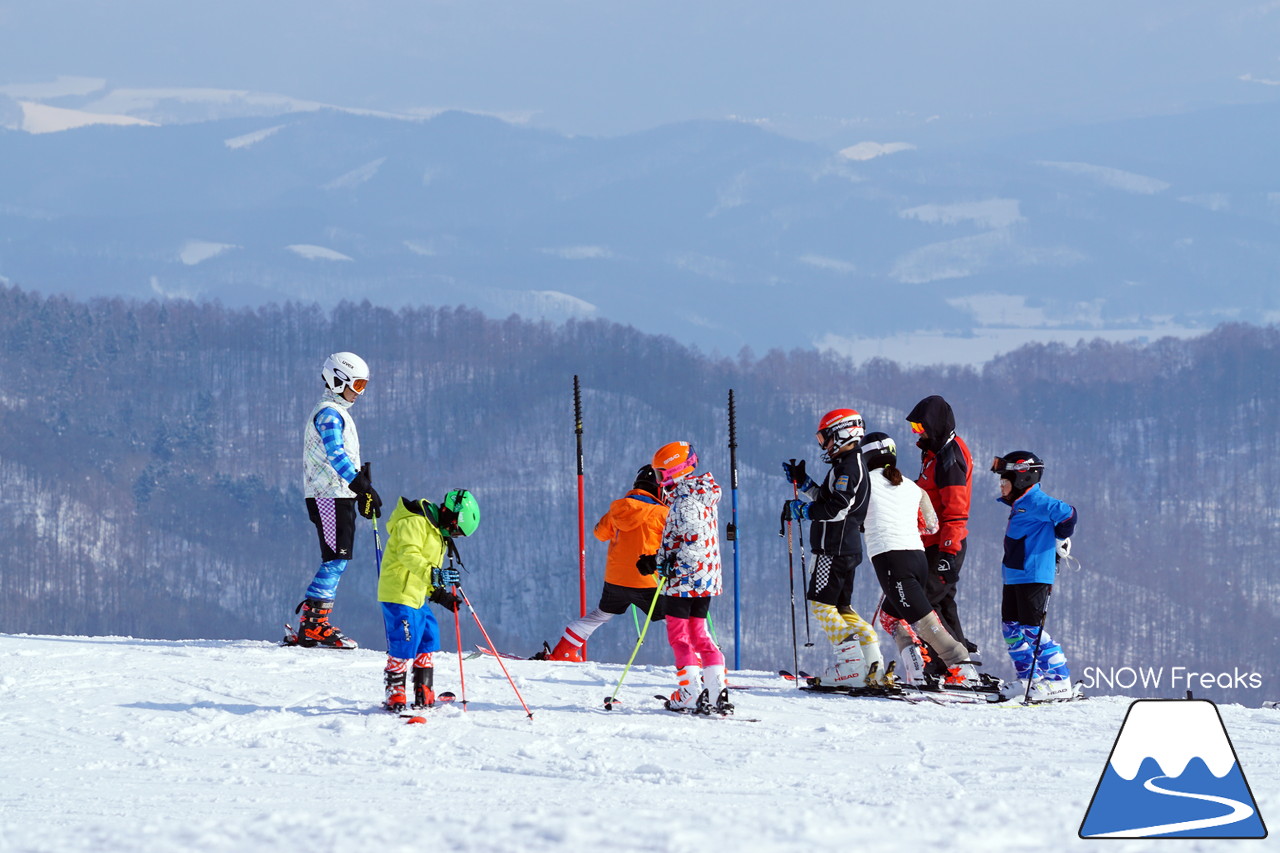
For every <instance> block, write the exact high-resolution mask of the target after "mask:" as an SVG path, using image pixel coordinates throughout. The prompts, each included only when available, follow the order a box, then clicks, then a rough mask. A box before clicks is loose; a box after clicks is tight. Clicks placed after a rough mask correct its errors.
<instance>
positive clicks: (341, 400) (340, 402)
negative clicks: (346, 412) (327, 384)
mask: <svg viewBox="0 0 1280 853" xmlns="http://www.w3.org/2000/svg"><path fill="white" fill-rule="evenodd" d="M325 396H326V397H328V398H329V402H330V403H333V404H334V405H335V406H341V407H342V408H344V409H349V408H351V406H352V404H353V403H355V400H348V399H347V398H346V397H344V396H342V392H341V391H334V390H333V389H332V388H330V389H329V390H328V393H327V394H326V395H325ZM356 399H359V398H358V397H357V398H356Z"/></svg>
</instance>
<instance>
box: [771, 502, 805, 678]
mask: <svg viewBox="0 0 1280 853" xmlns="http://www.w3.org/2000/svg"><path fill="white" fill-rule="evenodd" d="M784 528H785V529H784ZM778 535H779V536H786V537H787V574H788V576H789V577H790V578H791V665H792V666H793V667H794V669H792V670H791V672H792V674H793V675H795V677H796V687H799V686H800V684H801V679H800V648H799V638H798V637H797V636H796V564H795V558H794V557H793V552H792V548H791V505H790V504H783V505H782V523H781V525H779V527H778ZM807 606H808V605H807V604H806V607H807Z"/></svg>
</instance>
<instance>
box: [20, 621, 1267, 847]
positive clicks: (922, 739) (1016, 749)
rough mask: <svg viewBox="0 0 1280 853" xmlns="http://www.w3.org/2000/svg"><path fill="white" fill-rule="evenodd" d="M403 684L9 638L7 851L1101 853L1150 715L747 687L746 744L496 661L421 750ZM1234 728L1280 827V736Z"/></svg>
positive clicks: (555, 669) (305, 663)
mask: <svg viewBox="0 0 1280 853" xmlns="http://www.w3.org/2000/svg"><path fill="white" fill-rule="evenodd" d="M383 659H384V657H383V654H382V653H381V652H379V651H372V650H368V651H367V650H359V651H355V652H329V651H318V650H304V649H296V648H295V649H285V648H279V647H276V646H274V645H271V644H267V643H262V642H251V641H241V642H221V641H218V642H214V641H181V642H172V641H156V640H133V639H122V638H83V637H36V636H5V635H0V850H4V851H59V853H62V851H79V850H85V851H89V850H92V851H129V850H146V851H187V850H199V851H223V850H226V851H232V850H234V851H258V850H261V851H272V853H278V851H289V850H297V849H304V850H308V849H315V850H335V851H356V850H379V851H387V852H388V853H389V851H399V850H406V851H408V850H413V851H415V853H421V851H423V850H431V849H445V850H486V851H488V850H492V851H549V850H569V851H575V853H576V852H577V851H590V850H596V851H599V850H607V851H610V853H613V851H633V850H634V851H638V850H662V851H686V850H688V851H720V852H721V853H734V851H756V850H759V851H773V850H779V851H790V850H797V851H806V853H812V851H814V850H821V849H846V850H857V851H859V852H860V853H861V851H878V850H885V851H889V850H904V849H908V850H912V849H914V850H934V851H941V850H946V851H951V850H975V851H984V853H985V851H991V850H1058V849H1061V848H1063V847H1074V846H1077V845H1084V846H1088V845H1091V844H1095V842H1088V841H1081V840H1079V839H1078V838H1077V837H1076V831H1077V829H1078V828H1079V826H1080V822H1081V819H1082V818H1083V817H1084V813H1085V810H1086V808H1087V806H1088V803H1089V800H1090V797H1091V796H1092V794H1093V790H1094V787H1095V785H1096V784H1097V782H1098V779H1099V775H1100V774H1101V772H1102V770H1103V766H1104V764H1105V762H1106V760H1107V756H1108V753H1109V751H1110V749H1111V745H1112V743H1113V741H1114V740H1115V737H1116V734H1117V732H1118V731H1119V727H1120V723H1121V721H1122V720H1123V718H1124V714H1125V711H1126V709H1127V708H1128V704H1129V703H1128V700H1125V699H1120V698H1101V699H1093V700H1090V701H1088V702H1083V703H1076V704H1072V705H1061V706H1049V707H1043V706H1042V707H1037V708H1022V707H1019V706H1014V705H1009V706H986V707H980V706H953V707H939V706H936V705H924V706H912V705H907V704H906V703H900V702H890V701H884V700H871V699H848V698H844V697H835V696H815V695H810V694H800V693H798V691H796V690H795V689H794V688H788V687H787V686H786V683H785V682H783V681H782V680H781V679H778V678H776V677H772V676H770V675H769V674H767V673H759V672H751V673H738V674H736V677H734V678H733V679H732V680H733V681H734V682H736V683H738V684H744V685H752V686H753V687H756V688H758V689H751V690H741V691H739V692H738V693H737V694H736V696H735V700H736V702H737V704H738V708H739V711H738V713H739V716H742V717H758V718H759V719H760V720H761V722H758V723H749V722H743V721H740V720H715V719H695V718H685V717H680V716H677V715H674V714H670V713H668V712H666V711H661V710H659V709H658V702H657V700H655V699H654V698H653V694H655V693H659V692H664V693H665V692H668V691H669V690H670V689H671V677H670V672H669V670H667V669H666V668H658V667H651V668H641V669H636V670H633V671H632V672H631V674H630V675H629V676H628V678H627V682H626V684H625V685H624V686H623V690H622V694H621V696H622V698H623V699H624V701H625V706H624V708H625V709H624V710H615V711H613V712H606V711H605V710H604V709H603V707H602V699H603V698H604V697H605V696H606V695H607V694H608V693H609V692H610V691H611V690H612V687H613V685H614V683H615V682H616V681H617V678H618V676H619V674H620V672H621V666H620V665H617V664H597V663H588V664H568V663H557V664H550V663H542V662H535V661H508V662H507V663H508V666H509V668H510V670H511V672H512V675H513V676H514V677H515V680H516V684H517V685H518V686H519V688H520V691H521V693H522V694H523V695H524V698H525V700H526V701H527V702H528V703H529V705H530V707H531V708H532V709H533V712H534V718H533V719H532V720H529V719H527V718H526V717H525V714H524V712H523V710H521V708H520V705H519V703H518V702H517V700H516V697H515V693H514V692H513V691H512V689H511V686H510V685H509V684H508V683H507V682H506V680H505V678H504V677H503V675H502V672H501V670H500V669H499V667H498V663H497V661H496V660H495V659H493V658H491V657H488V656H486V657H484V658H479V659H475V660H470V661H467V662H466V663H465V667H466V669H465V674H466V676H467V692H468V698H469V699H470V704H469V710H468V711H466V712H464V711H463V710H462V709H461V708H460V707H450V708H443V709H439V710H436V711H433V712H431V713H430V719H429V721H428V722H427V724H426V725H418V726H414V725H405V724H403V723H402V722H401V721H400V720H398V719H396V718H394V717H391V716H390V715H387V714H385V713H383V712H381V711H379V710H377V703H378V701H379V700H380V698H381V670H382V664H383ZM440 664H441V666H440V668H439V670H438V672H439V675H438V676H437V687H438V689H450V688H453V689H455V690H456V689H457V658H456V656H448V657H445V658H444V659H443V660H441V661H440ZM1220 711H1221V714H1222V718H1223V720H1224V721H1225V723H1226V725H1227V728H1228V731H1229V732H1230V735H1231V738H1232V741H1233V743H1234V746H1235V749H1236V752H1237V753H1238V755H1239V757H1240V761H1241V764H1242V767H1243V769H1244V773H1245V775H1246V777H1247V778H1248V781H1249V783H1250V785H1251V787H1252V790H1253V794H1254V796H1255V798H1256V799H1257V802H1258V806H1259V810H1260V811H1261V814H1262V817H1263V819H1264V820H1267V819H1270V820H1271V821H1272V822H1273V823H1274V822H1275V821H1280V711H1274V710H1263V709H1255V708H1244V707H1241V706H1238V705H1228V706H1220ZM1161 843H1162V842H1160V841H1113V842H1110V845H1109V846H1108V848H1107V849H1108V850H1140V849H1142V850H1145V849H1149V848H1151V847H1153V846H1157V845H1159V844H1161ZM1233 843H1234V844H1239V843H1240V842H1224V841H1194V840H1193V841H1181V842H1180V845H1181V846H1179V848H1178V849H1179V850H1181V851H1187V850H1217V849H1225V848H1226V846H1227V845H1228V844H1233ZM1272 844H1274V841H1270V842H1268V841H1264V842H1261V845H1259V847H1258V848H1257V849H1265V848H1267V847H1269V846H1271V845H1272ZM1095 846H1096V844H1095Z"/></svg>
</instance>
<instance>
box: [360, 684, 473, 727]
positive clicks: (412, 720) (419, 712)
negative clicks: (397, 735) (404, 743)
mask: <svg viewBox="0 0 1280 853" xmlns="http://www.w3.org/2000/svg"><path fill="white" fill-rule="evenodd" d="M457 698H458V697H456V696H454V695H453V692H452V691H449V690H446V691H445V692H443V693H437V694H436V701H435V704H434V705H428V706H427V707H425V708H422V707H417V708H415V707H412V706H410V707H409V708H408V709H407V710H401V709H399V708H397V709H396V710H394V711H393V710H391V709H390V708H388V707H387V706H386V705H379V706H378V707H380V708H381V709H382V710H384V711H386V712H388V713H391V714H395V715H396V716H398V717H399V718H400V719H402V720H404V721H405V723H406V724H408V725H418V724H421V723H425V722H426V721H427V718H426V717H424V716H423V714H424V713H430V712H432V711H436V710H439V708H440V707H441V706H442V705H451V704H453V701H454V700H455V699H457Z"/></svg>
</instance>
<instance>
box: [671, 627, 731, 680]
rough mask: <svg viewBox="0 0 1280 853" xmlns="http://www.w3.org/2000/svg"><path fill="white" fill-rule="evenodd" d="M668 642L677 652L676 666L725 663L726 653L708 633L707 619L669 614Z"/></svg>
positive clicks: (672, 649)
mask: <svg viewBox="0 0 1280 853" xmlns="http://www.w3.org/2000/svg"><path fill="white" fill-rule="evenodd" d="M666 622H667V642H669V643H671V651H673V652H675V656H676V666H677V667H684V666H717V665H720V664H723V663H724V654H723V653H721V651H720V647H719V646H717V645H716V641H715V640H713V639H711V635H710V634H708V633H707V620H706V619H698V618H696V617H694V618H691V619H680V618H678V617H675V616H668V617H667V618H666Z"/></svg>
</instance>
